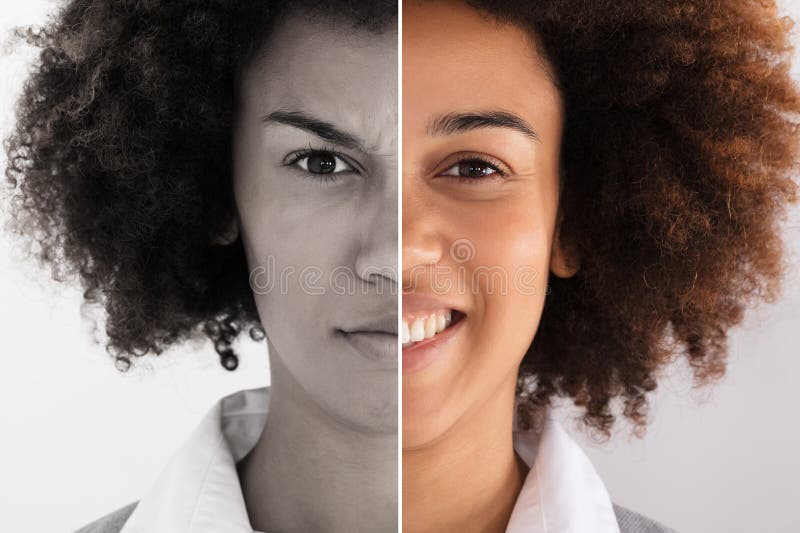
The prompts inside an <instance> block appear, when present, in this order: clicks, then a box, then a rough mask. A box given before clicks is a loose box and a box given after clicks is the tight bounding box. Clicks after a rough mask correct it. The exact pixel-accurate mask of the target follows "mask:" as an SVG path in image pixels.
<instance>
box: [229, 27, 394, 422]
mask: <svg viewBox="0 0 800 533" xmlns="http://www.w3.org/2000/svg"><path fill="white" fill-rule="evenodd" d="M334 22H335V23H334ZM396 42H397V36H396V34H393V33H392V32H391V31H389V32H386V33H383V34H375V33H371V32H367V31H362V30H357V29H353V28H352V27H351V25H350V24H349V23H348V22H341V21H338V19H335V18H326V19H320V20H319V21H315V20H313V19H309V17H308V16H289V17H288V18H287V19H285V20H284V21H283V22H282V23H280V24H279V26H278V27H277V28H276V29H275V30H274V31H273V32H272V34H271V36H270V37H269V39H268V41H267V42H266V43H265V45H264V47H263V49H262V52H261V53H260V54H259V55H258V56H257V57H256V58H255V60H254V61H253V63H252V65H251V66H250V67H249V68H248V70H247V72H246V73H245V76H244V77H243V81H242V85H241V89H240V97H241V106H240V110H239V114H238V123H237V126H236V128H235V134H234V173H235V178H234V181H235V198H236V204H237V209H238V215H239V227H240V230H241V234H242V240H243V243H244V247H245V252H246V255H247V260H248V264H249V266H250V270H251V277H250V281H251V287H252V288H253V291H254V294H255V299H256V304H257V307H258V312H259V315H260V318H261V321H262V323H263V325H264V328H265V330H266V333H267V337H268V339H269V342H270V345H271V347H272V348H273V350H272V351H271V353H270V357H271V368H272V385H273V389H274V390H275V391H276V392H277V391H278V390H279V389H282V388H289V387H293V388H294V390H295V392H297V391H300V393H301V394H302V395H303V397H304V398H306V399H310V400H312V401H313V402H314V403H316V404H317V406H318V407H321V408H322V409H323V410H324V411H325V412H327V413H328V414H329V415H332V416H333V417H335V418H336V419H338V420H340V421H342V422H344V423H346V424H350V425H353V426H356V427H361V428H369V430H370V431H374V430H375V428H380V431H385V432H389V433H391V432H395V431H396V427H397V426H396V423H397V416H396V411H397V344H396V343H397V308H396V302H397V292H396V290H397V276H396V273H397V225H396V224H397V104H396V102H397V89H396V86H397V85H396V79H397V76H396V72H397V51H396Z"/></svg>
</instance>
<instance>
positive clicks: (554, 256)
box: [550, 211, 581, 278]
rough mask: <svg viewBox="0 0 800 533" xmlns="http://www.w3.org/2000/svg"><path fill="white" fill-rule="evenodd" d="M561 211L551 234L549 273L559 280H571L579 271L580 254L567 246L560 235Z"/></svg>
mask: <svg viewBox="0 0 800 533" xmlns="http://www.w3.org/2000/svg"><path fill="white" fill-rule="evenodd" d="M561 219H562V215H561V211H559V213H558V216H557V217H556V228H555V232H554V233H553V247H552V249H551V251H550V271H551V272H552V273H553V274H555V275H556V276H558V277H559V278H571V277H572V276H574V275H575V274H576V273H577V272H578V270H580V265H581V258H580V254H579V253H578V252H577V251H576V250H575V249H574V247H572V246H569V244H568V243H567V242H566V240H565V239H563V238H562V235H561Z"/></svg>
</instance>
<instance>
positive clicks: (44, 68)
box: [5, 0, 397, 370]
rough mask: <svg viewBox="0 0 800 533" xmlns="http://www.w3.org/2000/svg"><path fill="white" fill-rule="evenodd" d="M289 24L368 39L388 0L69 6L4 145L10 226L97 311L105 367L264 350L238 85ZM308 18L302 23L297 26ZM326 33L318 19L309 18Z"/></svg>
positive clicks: (45, 35) (392, 9)
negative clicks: (245, 347)
mask: <svg viewBox="0 0 800 533" xmlns="http://www.w3.org/2000/svg"><path fill="white" fill-rule="evenodd" d="M294 11H302V12H303V13H313V14H319V15H324V16H327V17H336V20H337V21H341V20H344V21H347V22H349V23H352V25H353V26H354V27H363V28H366V29H369V30H370V31H382V30H383V29H384V28H386V27H388V26H389V25H390V23H391V21H393V20H395V18H396V15H397V3H396V2H395V1H394V0H381V1H377V2H376V1H367V0H333V1H330V0H328V1H324V0H303V1H289V0H272V1H264V0H204V1H200V0H183V1H169V2H168V1H164V0H73V1H70V2H68V3H67V4H66V5H65V6H64V7H63V9H62V10H61V11H60V12H59V13H58V14H57V16H55V17H54V18H53V20H52V21H51V22H50V23H49V24H48V25H46V26H45V27H44V28H42V29H40V30H35V31H34V30H28V31H27V33H22V32H20V33H19V35H20V36H22V37H24V38H25V39H26V40H27V41H28V42H30V43H32V44H34V45H37V46H38V47H40V48H41V53H40V59H39V61H38V65H37V66H36V69H35V70H34V72H33V73H32V75H31V76H30V78H29V79H28V80H27V82H26V83H25V86H24V91H23V94H22V96H21V98H20V100H19V102H18V105H17V122H16V126H15V129H14V130H13V131H12V133H11V135H10V136H9V137H8V139H6V143H5V148H6V152H7V154H8V162H7V167H6V176H7V178H8V181H9V183H10V185H11V194H10V195H9V196H10V197H9V199H8V200H9V201H8V213H9V221H8V222H9V226H10V227H11V229H12V230H13V231H15V232H16V233H18V234H19V235H21V236H23V237H25V238H26V239H25V242H27V243H28V245H29V248H30V251H31V252H32V253H33V254H34V255H35V256H38V258H39V259H40V260H41V261H42V262H43V263H44V264H46V265H49V266H50V268H51V272H52V274H53V276H54V277H55V278H56V279H58V280H64V279H67V278H69V277H73V276H75V275H77V277H78V278H79V279H80V282H81V284H82V287H83V290H84V292H83V296H84V300H85V302H87V303H90V304H98V305H100V306H102V307H103V308H104V315H105V333H106V337H107V339H106V346H107V350H108V351H109V353H110V354H111V355H112V356H114V357H115V358H116V361H117V367H118V368H119V369H121V370H127V368H128V367H129V366H130V364H131V362H132V360H133V357H131V356H141V355H144V354H146V353H154V354H159V353H161V352H162V351H163V350H164V349H165V348H167V347H169V346H170V345H172V344H174V343H176V342H179V341H182V340H185V339H187V338H189V337H192V336H196V335H202V334H203V333H205V334H206V335H207V336H208V337H210V338H211V340H212V341H213V342H214V344H215V348H216V350H217V352H218V353H219V354H220V357H221V358H222V362H223V364H224V366H226V368H229V369H233V368H235V366H236V361H237V359H236V357H235V356H234V355H233V351H232V349H231V343H232V342H233V340H234V339H235V338H236V337H237V335H238V334H239V332H240V331H241V330H242V329H244V328H246V327H249V328H250V334H251V336H252V337H253V338H254V339H256V340H258V339H260V338H262V337H263V329H261V328H260V324H259V319H258V315H257V311H256V307H255V303H254V300H253V295H252V292H251V289H250V286H249V282H248V269H247V263H246V259H245V255H244V250H243V248H242V244H241V241H240V240H236V241H235V242H233V243H232V244H230V245H224V246H223V245H215V244H213V241H214V239H215V236H220V235H222V234H224V232H225V229H226V228H227V227H229V225H230V223H231V221H232V219H233V217H234V216H235V212H234V202H233V192H232V179H231V164H230V159H231V146H230V143H231V135H230V134H231V128H232V122H233V120H234V116H235V112H236V106H237V102H236V94H237V87H238V85H237V84H238V79H239V78H238V76H239V75H240V74H241V72H242V70H243V69H245V68H246V67H247V65H248V61H250V59H251V58H252V57H253V55H254V54H255V52H256V51H257V50H260V49H261V47H262V46H263V43H264V42H265V36H266V35H267V34H268V32H269V28H270V26H271V25H273V24H275V23H276V21H278V20H280V18H281V16H284V15H287V14H289V13H292V12H294ZM313 20H316V19H310V22H311V21H313ZM323 20H324V17H323Z"/></svg>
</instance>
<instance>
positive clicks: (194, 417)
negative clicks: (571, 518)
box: [0, 0, 800, 533]
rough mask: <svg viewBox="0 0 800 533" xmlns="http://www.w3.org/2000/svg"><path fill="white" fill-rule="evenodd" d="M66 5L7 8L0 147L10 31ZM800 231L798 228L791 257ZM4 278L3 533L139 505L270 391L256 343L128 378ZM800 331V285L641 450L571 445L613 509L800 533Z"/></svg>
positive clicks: (5, 251)
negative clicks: (215, 415) (200, 425)
mask: <svg viewBox="0 0 800 533" xmlns="http://www.w3.org/2000/svg"><path fill="white" fill-rule="evenodd" d="M55 5H56V2H55V1H53V0H35V1H34V0H28V1H26V2H16V1H9V0H0V43H3V44H5V48H4V49H3V50H2V51H0V135H2V137H5V136H6V134H7V132H8V129H9V127H10V124H11V123H12V117H13V102H14V99H15V96H16V95H17V94H18V92H19V90H20V86H21V80H22V79H23V78H24V75H25V73H26V72H27V69H28V65H29V61H31V60H32V58H33V57H34V52H33V51H32V50H30V49H27V48H26V47H25V46H19V47H17V49H16V50H15V51H12V50H10V49H9V47H8V44H7V43H8V42H10V39H8V38H7V35H8V31H9V29H10V28H12V27H14V26H16V25H24V24H31V23H32V24H36V23H40V22H42V21H43V20H44V18H45V16H46V14H47V13H48V12H51V11H52V9H53V6H55ZM784 11H785V12H786V13H787V14H790V15H791V16H793V17H794V18H796V19H797V20H800V3H798V2H796V1H792V0H789V1H785V2H784ZM0 166H1V167H2V168H5V162H4V160H3V159H2V155H0ZM798 220H800V217H798V216H797V214H796V213H795V216H794V218H793V222H792V225H791V227H790V228H789V230H788V237H789V240H790V241H791V243H792V245H793V248H794V252H793V253H795V254H800V223H798ZM0 272H1V273H2V275H0V302H2V303H1V304H0V332H2V333H1V334H2V348H0V350H1V352H0V353H1V354H2V361H3V367H2V369H1V370H0V428H2V433H0V438H1V439H2V440H1V441H0V442H2V445H1V447H0V531H15V532H48V533H49V532H57V531H72V530H74V529H76V528H78V527H79V526H81V525H83V524H85V523H87V522H89V521H91V520H92V519H94V518H96V517H98V516H100V515H102V514H105V513H107V512H109V511H111V510H113V509H116V508H117V507H120V506H122V505H124V504H126V503H128V502H131V501H134V500H136V499H138V498H139V497H140V496H141V495H142V494H143V493H144V492H145V491H146V490H147V488H148V487H149V485H150V484H151V483H152V481H153V480H154V479H155V477H156V476H157V474H158V472H159V471H160V469H161V468H162V467H163V466H164V464H165V463H166V461H167V460H168V459H169V457H170V455H171V454H172V452H173V451H174V450H175V448H176V447H177V446H178V445H179V444H180V443H181V442H182V441H183V439H184V438H185V437H186V436H187V435H188V433H189V432H190V431H191V430H192V428H193V427H194V426H195V424H196V423H197V422H198V421H199V419H200V418H201V417H202V416H203V414H204V413H205V412H206V410H207V409H208V408H209V407H210V406H211V405H212V404H213V403H214V402H215V401H216V399H218V398H219V397H221V396H223V395H225V394H227V393H229V392H233V391H236V390H239V389H243V388H250V387H257V386H261V385H264V384H267V383H268V381H269V374H268V368H267V362H266V346H265V344H264V343H258V344H256V343H252V342H250V341H245V342H243V343H241V345H240V346H239V350H240V353H241V364H240V367H239V370H237V371H236V372H233V373H229V372H226V371H225V370H223V369H222V368H221V367H220V366H219V364H218V362H217V358H216V354H215V353H214V351H213V349H212V347H211V346H210V344H201V345H198V346H185V347H182V348H179V349H175V350H172V351H170V352H168V353H167V354H164V355H162V356H161V357H160V358H158V359H157V360H156V359H153V358H148V360H147V362H146V364H140V365H139V366H138V368H137V369H136V370H135V371H132V372H129V373H128V374H125V375H123V374H120V373H118V372H117V371H116V370H114V367H113V365H112V364H111V363H110V360H109V359H108V357H107V356H106V354H105V352H104V350H103V349H102V347H98V346H96V345H93V344H92V343H91V342H90V341H89V326H90V324H89V322H87V320H85V319H83V318H81V316H80V314H79V304H80V292H79V291H78V290H77V289H76V288H74V287H72V286H67V285H56V284H54V283H53V282H51V281H49V278H48V276H47V274H46V273H45V272H42V271H38V270H37V269H36V268H34V267H33V266H32V265H31V263H30V262H26V261H21V260H20V259H19V254H18V253H17V252H15V250H14V247H13V245H12V242H11V241H10V239H9V238H8V237H7V235H5V234H2V235H0ZM798 330H800V275H799V274H798V272H796V271H795V272H792V273H791V274H790V277H789V279H787V282H786V290H785V296H784V298H783V299H782V300H781V301H780V302H779V303H778V304H776V305H773V306H771V307H764V308H763V309H761V310H759V311H758V312H756V313H751V314H750V317H749V319H748V322H747V324H746V325H745V327H743V328H740V329H739V330H736V331H734V332H733V334H732V339H731V356H730V365H729V371H728V375H727V377H726V379H725V380H724V382H723V383H721V384H720V385H718V386H716V387H715V388H713V389H711V390H704V391H701V392H699V393H698V392H692V391H691V390H690V388H689V387H688V386H687V385H686V383H687V382H688V379H687V374H686V369H685V368H683V367H681V366H680V365H679V366H677V367H675V368H674V369H671V370H670V371H669V372H668V374H667V376H666V379H665V381H663V382H662V383H661V385H660V388H659V392H658V393H657V394H656V395H655V397H654V398H653V409H652V414H653V422H652V425H651V427H650V429H649V431H648V434H647V436H646V437H645V439H644V440H637V439H635V438H632V437H631V438H628V437H627V435H626V433H625V431H624V428H623V431H622V432H620V434H618V435H617V436H616V437H615V438H614V439H613V440H612V441H610V442H608V443H605V444H598V443H594V442H592V439H591V438H589V437H588V436H586V435H583V434H580V433H579V432H577V431H575V432H574V433H575V434H576V435H577V437H578V438H579V439H580V440H581V442H582V443H583V444H584V448H585V449H586V450H587V452H588V453H589V455H590V456H591V458H592V460H593V462H594V463H595V465H596V466H597V468H598V470H599V472H600V474H601V476H602V477H603V478H604V480H605V481H606V484H607V486H608V489H609V492H610V493H611V496H612V498H613V499H614V500H615V501H616V502H618V503H621V504H623V505H626V506H628V507H631V508H633V509H635V510H637V511H639V512H643V513H645V514H648V515H650V516H652V517H654V518H657V519H659V520H661V521H663V522H664V523H666V524H668V525H670V526H671V527H674V528H676V529H678V530H679V531H681V532H682V533H701V532H702V533H708V532H726V533H738V532H742V533H744V532H748V533H749V532H754V531H769V532H790V531H798V530H800V503H799V502H800V482H799V481H798V480H800V459H798V457H797V454H798V450H800V417H798V408H800V400H798V398H797V394H798V392H799V391H800V387H798V386H797V376H798V375H800V360H799V359H798V357H797V355H798V344H800V343H798V342H797V333H798ZM565 417H566V419H567V422H566V425H567V427H568V429H570V428H574V426H573V425H572V424H571V423H570V422H569V421H568V413H567V412H566V411H565Z"/></svg>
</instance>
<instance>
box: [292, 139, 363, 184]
mask: <svg viewBox="0 0 800 533" xmlns="http://www.w3.org/2000/svg"><path fill="white" fill-rule="evenodd" d="M312 154H329V155H332V156H333V157H335V158H337V159H341V160H342V161H344V162H345V163H347V164H348V165H350V166H351V167H352V170H347V171H343V172H331V173H328V174H314V173H313V172H306V171H304V170H303V169H300V168H298V169H297V170H298V171H299V172H301V173H302V174H303V177H304V178H305V179H309V180H312V181H315V182H322V183H326V184H331V183H335V182H337V181H339V176H340V175H341V174H351V173H353V172H358V168H359V165H356V164H355V163H353V162H352V161H351V159H350V158H349V157H348V156H346V155H345V154H343V153H341V152H339V151H338V150H336V149H335V148H331V147H322V148H314V147H313V146H311V144H310V143H309V145H308V148H305V149H303V150H298V151H296V152H292V153H290V154H289V155H287V156H286V157H285V158H284V160H283V163H282V164H283V166H285V167H292V166H295V165H296V164H297V162H298V161H300V160H302V159H303V158H304V157H308V156H310V155H312Z"/></svg>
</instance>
